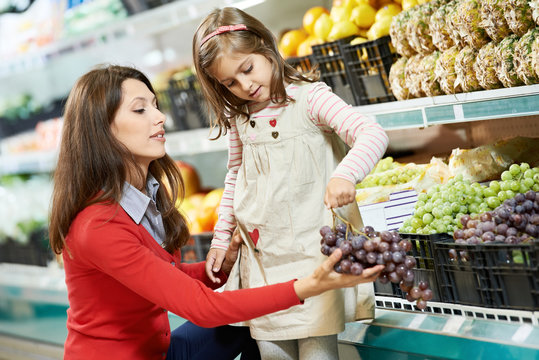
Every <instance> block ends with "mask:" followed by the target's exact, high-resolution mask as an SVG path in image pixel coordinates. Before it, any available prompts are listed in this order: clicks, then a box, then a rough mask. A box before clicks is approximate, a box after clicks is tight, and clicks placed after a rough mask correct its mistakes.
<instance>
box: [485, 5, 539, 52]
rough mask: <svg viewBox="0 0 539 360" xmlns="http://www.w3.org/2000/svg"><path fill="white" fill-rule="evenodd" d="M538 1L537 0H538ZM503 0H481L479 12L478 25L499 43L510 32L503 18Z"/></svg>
mask: <svg viewBox="0 0 539 360" xmlns="http://www.w3.org/2000/svg"><path fill="white" fill-rule="evenodd" d="M538 1H539V0H538ZM504 2H505V0H482V1H481V7H480V11H479V13H480V14H481V22H480V23H479V26H481V27H483V28H484V29H485V31H486V32H487V34H488V36H489V37H490V38H491V39H492V40H493V41H494V42H495V43H499V42H500V41H502V39H503V38H504V37H506V36H508V35H510V34H511V29H510V28H509V25H507V21H506V20H505V16H504V13H505V7H504V6H503V3H504Z"/></svg>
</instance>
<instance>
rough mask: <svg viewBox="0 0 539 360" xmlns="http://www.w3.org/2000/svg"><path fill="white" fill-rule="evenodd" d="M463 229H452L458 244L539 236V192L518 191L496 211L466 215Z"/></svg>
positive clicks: (463, 219)
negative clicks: (523, 192)
mask: <svg viewBox="0 0 539 360" xmlns="http://www.w3.org/2000/svg"><path fill="white" fill-rule="evenodd" d="M460 223H461V224H462V229H456V230H455V231H454V232H453V238H454V239H455V243H460V244H472V245H475V244H479V243H485V244H488V243H506V244H519V243H521V242H527V241H530V240H532V239H533V238H537V237H538V236H539V195H538V194H537V193H536V192H535V191H532V190H529V191H527V192H526V193H525V194H522V193H519V194H516V195H515V197H514V198H512V199H508V200H505V201H504V202H503V204H501V205H500V206H498V207H497V208H496V209H494V210H493V211H488V212H485V213H482V214H480V215H479V216H478V217H476V218H472V217H470V215H463V216H462V217H461V218H460Z"/></svg>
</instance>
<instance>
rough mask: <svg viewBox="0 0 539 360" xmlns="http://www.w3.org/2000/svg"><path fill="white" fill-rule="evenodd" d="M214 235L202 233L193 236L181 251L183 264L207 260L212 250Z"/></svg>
mask: <svg viewBox="0 0 539 360" xmlns="http://www.w3.org/2000/svg"><path fill="white" fill-rule="evenodd" d="M212 238H213V233H211V232H209V233H200V234H195V235H191V238H190V239H189V241H188V242H187V244H186V245H184V246H183V247H182V249H181V252H182V262H186V263H192V262H199V261H204V260H206V255H207V254H208V251H209V250H210V246H211V240H212Z"/></svg>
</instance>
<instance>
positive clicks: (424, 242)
mask: <svg viewBox="0 0 539 360" xmlns="http://www.w3.org/2000/svg"><path fill="white" fill-rule="evenodd" d="M400 237H401V239H403V240H409V241H410V242H411V243H412V249H411V250H410V251H409V252H408V255H409V256H413V257H414V258H415V260H416V263H417V265H416V268H415V269H414V270H413V271H414V284H418V283H419V281H426V282H428V284H429V288H430V289H431V290H432V294H433V298H432V301H441V300H442V297H441V292H440V287H439V280H438V274H437V271H436V261H435V256H434V245H433V243H434V242H437V241H443V240H447V239H449V238H450V235H448V234H433V235H420V234H400ZM374 293H375V294H376V295H380V296H391V297H398V298H402V299H404V298H406V294H404V293H403V292H402V290H401V289H400V288H399V285H398V284H393V283H391V282H388V283H387V284H382V283H381V282H380V281H379V280H376V281H375V282H374Z"/></svg>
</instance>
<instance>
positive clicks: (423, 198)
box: [417, 192, 429, 202]
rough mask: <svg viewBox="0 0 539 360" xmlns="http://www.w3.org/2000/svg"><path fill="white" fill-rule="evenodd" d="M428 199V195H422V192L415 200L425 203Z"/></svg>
mask: <svg viewBox="0 0 539 360" xmlns="http://www.w3.org/2000/svg"><path fill="white" fill-rule="evenodd" d="M428 199H429V197H428V195H427V194H425V193H423V192H422V193H420V194H419V195H417V200H418V201H423V202H425V201H427V200H428Z"/></svg>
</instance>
